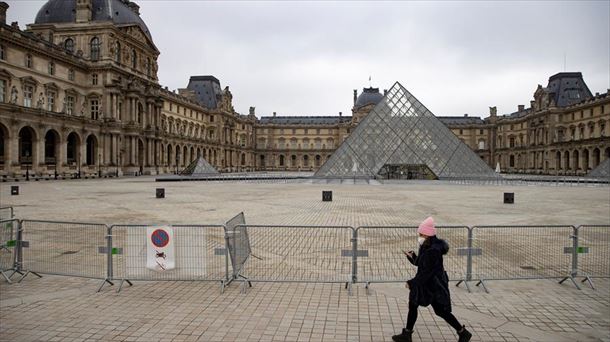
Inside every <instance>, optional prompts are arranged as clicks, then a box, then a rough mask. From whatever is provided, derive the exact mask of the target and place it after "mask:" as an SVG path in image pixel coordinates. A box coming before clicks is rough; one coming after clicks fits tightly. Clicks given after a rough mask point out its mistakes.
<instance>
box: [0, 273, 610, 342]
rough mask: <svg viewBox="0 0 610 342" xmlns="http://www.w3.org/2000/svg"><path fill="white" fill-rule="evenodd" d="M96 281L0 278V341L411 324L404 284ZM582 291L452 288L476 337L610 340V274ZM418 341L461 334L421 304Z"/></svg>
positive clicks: (292, 332)
mask: <svg viewBox="0 0 610 342" xmlns="http://www.w3.org/2000/svg"><path fill="white" fill-rule="evenodd" d="M98 284H99V282H98V281H96V280H88V279H83V278H71V277H60V276H44V277H43V278H41V279H38V278H36V277H32V276H28V277H27V278H25V279H24V281H23V282H22V283H20V284H16V283H15V284H10V285H9V284H6V283H1V284H0V293H1V295H0V341H91V340H97V341H390V340H391V335H393V334H395V333H396V332H398V331H400V329H402V327H403V326H404V322H405V319H406V307H407V301H406V299H407V290H406V289H405V288H404V287H403V286H402V284H373V285H371V288H370V291H369V293H368V294H367V292H366V290H365V288H364V286H363V285H362V284H357V285H355V286H354V287H353V293H352V295H351V296H350V295H348V292H347V290H345V289H344V287H343V285H342V284H294V283H253V287H252V288H248V289H247V290H246V291H245V293H242V291H241V290H242V289H241V285H240V284H231V285H230V286H229V287H227V288H226V289H225V292H224V293H221V291H220V286H219V284H217V283H209V282H205V283H204V282H158V283H152V282H136V283H135V284H134V286H133V287H127V288H124V289H123V290H122V291H121V292H119V293H117V292H116V291H115V289H114V288H113V287H111V286H108V287H104V289H103V290H102V292H100V293H95V290H96V288H97V285H98ZM595 285H596V288H597V289H596V290H592V289H590V288H587V287H583V289H582V291H578V290H576V289H575V288H574V287H572V286H571V285H568V284H565V283H564V284H563V285H559V284H557V283H556V281H552V280H521V281H496V282H490V283H489V284H488V287H489V289H490V293H489V294H486V293H484V292H483V291H482V289H479V288H477V287H474V286H473V292H472V293H468V292H467V291H466V290H465V289H464V288H463V286H460V287H453V288H452V298H453V303H454V310H453V311H454V314H455V315H456V316H457V317H458V319H459V320H461V321H462V323H464V324H466V325H467V326H468V327H469V329H470V330H471V331H472V332H473V334H474V337H473V341H610V309H609V308H610V302H609V297H610V293H609V292H610V281H608V280H607V279H604V280H601V279H596V280H595ZM415 330H416V334H415V341H456V340H457V337H456V335H455V334H454V332H453V331H452V330H451V328H450V327H449V326H448V325H447V324H446V323H445V322H444V321H442V320H440V319H439V318H438V317H436V316H434V314H433V312H432V310H431V308H420V315H419V319H418V322H417V324H416V329H415Z"/></svg>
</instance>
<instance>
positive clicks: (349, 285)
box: [345, 282, 352, 296]
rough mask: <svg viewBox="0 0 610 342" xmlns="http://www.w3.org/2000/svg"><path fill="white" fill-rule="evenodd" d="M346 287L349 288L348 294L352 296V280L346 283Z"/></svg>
mask: <svg viewBox="0 0 610 342" xmlns="http://www.w3.org/2000/svg"><path fill="white" fill-rule="evenodd" d="M345 288H346V289H347V295H348V296H351V295H352V283H351V282H347V283H345Z"/></svg>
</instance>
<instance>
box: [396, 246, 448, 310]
mask: <svg viewBox="0 0 610 342" xmlns="http://www.w3.org/2000/svg"><path fill="white" fill-rule="evenodd" d="M448 251H449V245H448V244H447V242H446V241H445V240H441V239H438V238H437V237H436V236H432V237H430V238H429V239H428V241H426V242H425V243H424V244H423V245H422V246H421V247H420V248H419V253H418V255H415V256H414V258H409V257H407V258H408V259H409V261H410V262H411V263H412V264H413V265H415V266H417V273H416V274H415V277H414V278H413V279H411V280H409V281H407V283H409V288H410V289H411V292H410V293H409V302H411V303H412V304H417V305H421V306H428V305H430V304H434V305H435V306H439V307H441V308H443V309H445V310H446V311H449V312H451V297H450V295H449V277H448V276H447V272H445V267H444V266H443V255H445V254H447V252H448Z"/></svg>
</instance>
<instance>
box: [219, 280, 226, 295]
mask: <svg viewBox="0 0 610 342" xmlns="http://www.w3.org/2000/svg"><path fill="white" fill-rule="evenodd" d="M223 293H225V282H224V280H221V281H220V294H223Z"/></svg>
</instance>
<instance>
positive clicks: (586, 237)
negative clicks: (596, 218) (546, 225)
mask: <svg viewBox="0 0 610 342" xmlns="http://www.w3.org/2000/svg"><path fill="white" fill-rule="evenodd" d="M575 235H576V237H577V240H578V241H577V244H576V250H575V251H573V253H574V254H575V255H576V257H575V258H574V262H575V263H576V267H575V272H574V276H575V277H576V276H581V277H584V279H583V280H582V281H583V282H584V281H585V280H588V281H589V284H590V285H591V287H593V281H592V280H591V278H610V225H583V226H579V227H578V228H577V229H576V234H575Z"/></svg>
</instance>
